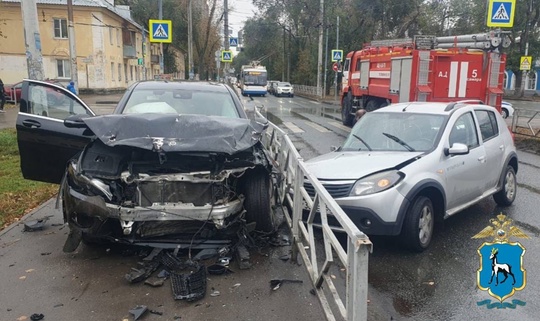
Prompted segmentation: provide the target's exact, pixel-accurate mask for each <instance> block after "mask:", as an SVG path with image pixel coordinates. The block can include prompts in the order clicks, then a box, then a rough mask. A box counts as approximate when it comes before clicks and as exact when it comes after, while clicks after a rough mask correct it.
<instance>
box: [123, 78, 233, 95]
mask: <svg viewBox="0 0 540 321" xmlns="http://www.w3.org/2000/svg"><path fill="white" fill-rule="evenodd" d="M135 88H136V90H141V89H149V90H153V89H186V90H196V91H213V92H223V93H228V92H229V91H228V90H227V87H226V86H225V85H224V84H222V83H219V82H212V81H192V80H189V81H177V80H175V81H167V80H143V81H139V82H137V83H135V84H134V87H133V89H135Z"/></svg>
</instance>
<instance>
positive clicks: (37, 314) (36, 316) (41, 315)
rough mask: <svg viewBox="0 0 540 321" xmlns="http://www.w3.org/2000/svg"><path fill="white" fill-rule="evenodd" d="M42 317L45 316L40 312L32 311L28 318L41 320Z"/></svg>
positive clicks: (35, 320) (34, 320) (33, 320)
mask: <svg viewBox="0 0 540 321" xmlns="http://www.w3.org/2000/svg"><path fill="white" fill-rule="evenodd" d="M43 318H45V316H44V315H43V314H42V313H34V314H32V315H31V316H30V320H32V321H39V320H43Z"/></svg>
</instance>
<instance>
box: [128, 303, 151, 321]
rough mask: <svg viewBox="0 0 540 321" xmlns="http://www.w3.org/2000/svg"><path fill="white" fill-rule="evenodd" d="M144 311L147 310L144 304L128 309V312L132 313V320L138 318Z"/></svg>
mask: <svg viewBox="0 0 540 321" xmlns="http://www.w3.org/2000/svg"><path fill="white" fill-rule="evenodd" d="M146 311H148V307H147V306H146V305H138V306H136V307H134V308H133V309H131V310H129V313H131V314H133V321H137V319H139V318H140V317H141V316H142V315H143V314H144V313H145V312H146Z"/></svg>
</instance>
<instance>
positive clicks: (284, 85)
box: [279, 82, 291, 87]
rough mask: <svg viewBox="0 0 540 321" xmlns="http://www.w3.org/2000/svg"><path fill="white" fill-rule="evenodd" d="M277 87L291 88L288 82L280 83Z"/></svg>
mask: <svg viewBox="0 0 540 321" xmlns="http://www.w3.org/2000/svg"><path fill="white" fill-rule="evenodd" d="M279 87H291V84H289V83H288V82H280V83H279Z"/></svg>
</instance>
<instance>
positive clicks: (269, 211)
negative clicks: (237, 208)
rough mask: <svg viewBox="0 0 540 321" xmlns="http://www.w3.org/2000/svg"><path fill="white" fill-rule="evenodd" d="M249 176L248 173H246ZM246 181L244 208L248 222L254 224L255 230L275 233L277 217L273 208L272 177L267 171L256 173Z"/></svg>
mask: <svg viewBox="0 0 540 321" xmlns="http://www.w3.org/2000/svg"><path fill="white" fill-rule="evenodd" d="M246 174H248V173H246ZM250 174H252V175H247V176H250V177H248V178H247V179H246V180H245V181H244V186H243V187H244V188H243V191H244V196H245V200H244V208H245V209H246V221H247V222H248V223H251V222H254V223H255V229H256V230H259V231H263V232H273V231H274V230H275V228H276V220H277V219H276V217H275V213H274V210H273V208H272V199H273V197H272V195H273V190H272V188H273V186H272V181H271V178H270V175H269V174H268V173H267V172H266V171H256V172H253V173H250Z"/></svg>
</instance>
